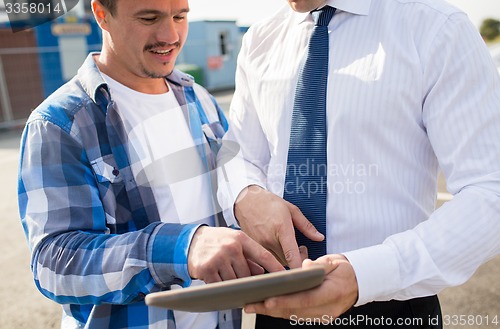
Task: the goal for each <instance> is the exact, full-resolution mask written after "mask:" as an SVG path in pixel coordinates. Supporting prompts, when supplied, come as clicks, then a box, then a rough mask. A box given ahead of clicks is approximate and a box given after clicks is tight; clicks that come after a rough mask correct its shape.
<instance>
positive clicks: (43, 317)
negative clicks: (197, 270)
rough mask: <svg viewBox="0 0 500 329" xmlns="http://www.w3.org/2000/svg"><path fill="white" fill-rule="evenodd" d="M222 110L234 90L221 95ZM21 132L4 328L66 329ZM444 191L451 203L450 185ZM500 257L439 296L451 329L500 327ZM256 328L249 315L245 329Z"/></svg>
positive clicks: (11, 134)
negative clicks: (45, 278) (23, 191)
mask: <svg viewBox="0 0 500 329" xmlns="http://www.w3.org/2000/svg"><path fill="white" fill-rule="evenodd" d="M215 95H216V98H217V100H218V101H219V103H220V105H221V107H222V108H224V109H226V110H227V108H228V106H229V102H230V101H231V97H232V91H222V92H217V93H215ZM20 134H21V131H20V130H19V129H11V130H3V131H0V172H1V174H2V175H1V177H2V188H1V189H0V213H1V214H3V215H2V216H3V219H2V220H0V236H1V238H0V250H1V252H0V264H1V269H0V328H1V329H24V328H26V329H33V328H36V329H39V328H40V329H55V328H59V327H60V320H61V313H62V311H61V308H60V306H58V305H57V304H55V303H53V302H51V301H50V300H48V299H47V298H45V297H43V296H42V295H41V294H40V293H39V292H38V291H37V289H36V287H35V285H34V283H33V277H32V275H31V271H30V255H29V250H28V245H27V243H26V239H25V236H24V232H23V229H22V226H21V222H20V220H19V214H18V210H17V192H16V189H17V164H18V158H19V151H18V147H19V137H20ZM440 192H442V193H444V194H443V198H444V199H446V198H447V196H448V195H447V194H446V191H445V183H444V181H443V179H441V180H440ZM499 279H500V256H497V257H496V258H494V259H493V260H491V261H490V262H488V263H486V264H484V265H483V266H481V267H480V268H479V270H478V271H477V272H476V273H475V274H474V275H473V277H472V278H471V279H470V280H469V281H468V282H467V283H465V284H464V285H462V286H459V287H454V288H448V289H445V290H444V291H443V292H441V293H440V294H439V297H440V300H441V307H442V311H443V316H444V319H445V320H447V323H445V324H447V325H445V328H446V329H459V328H478V329H482V328H500V280H499ZM495 319H496V324H495V323H492V322H495ZM251 328H253V317H251V316H245V318H244V329H251Z"/></svg>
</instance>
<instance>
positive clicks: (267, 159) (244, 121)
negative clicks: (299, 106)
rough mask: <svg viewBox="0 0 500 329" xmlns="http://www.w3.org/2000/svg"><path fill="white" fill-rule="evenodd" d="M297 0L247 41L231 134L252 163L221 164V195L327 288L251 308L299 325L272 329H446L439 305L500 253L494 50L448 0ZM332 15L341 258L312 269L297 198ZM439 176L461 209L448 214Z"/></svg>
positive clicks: (499, 128)
mask: <svg viewBox="0 0 500 329" xmlns="http://www.w3.org/2000/svg"><path fill="white" fill-rule="evenodd" d="M288 2H289V6H284V7H283V8H282V9H281V10H280V11H279V12H277V13H276V14H274V16H272V17H271V18H269V19H267V20H264V21H262V22H259V23H257V24H255V25H254V26H252V27H251V28H250V30H249V31H248V33H247V34H246V35H245V37H244V40H243V45H242V49H241V52H240V56H239V61H238V67H237V75H236V91H235V94H234V98H233V102H232V105H231V112H230V128H229V131H228V134H227V135H226V136H225V139H226V140H227V141H233V142H236V143H237V144H238V145H239V148H238V150H239V151H238V152H237V153H238V156H237V157H236V158H234V159H232V160H230V157H231V156H232V155H231V150H229V148H223V150H222V151H221V153H219V163H220V165H223V168H224V172H222V170H221V175H220V178H219V184H220V186H219V192H218V195H219V201H220V203H221V205H222V206H223V208H224V209H225V217H226V219H227V221H228V223H229V224H238V225H240V226H241V228H242V229H243V230H244V231H245V232H246V233H248V234H249V235H250V236H251V237H253V238H255V239H256V240H257V241H259V242H260V243H261V244H262V245H264V246H265V247H266V248H268V249H269V250H271V251H272V252H273V253H274V254H275V255H276V256H277V257H278V258H279V259H281V261H282V263H286V264H288V265H289V266H290V267H292V268H294V267H300V266H303V267H309V266H312V265H314V264H322V265H324V266H326V269H327V279H326V280H325V281H324V283H323V284H322V285H321V286H320V287H319V288H317V289H313V290H310V291H307V292H303V293H297V294H293V295H290V296H286V297H278V298H271V299H269V300H267V301H266V302H265V303H260V304H254V305H249V306H247V307H246V311H248V312H252V313H253V312H255V313H260V314H267V315H270V316H274V317H280V318H284V319H287V320H284V322H285V324H283V322H281V324H279V323H278V322H272V321H271V320H270V319H265V318H261V317H258V319H257V328H266V327H267V328H271V327H272V328H278V327H280V326H283V327H286V326H287V325H290V326H292V325H295V326H294V327H296V325H298V324H300V323H313V322H314V321H312V320H320V321H316V322H315V323H318V322H320V323H321V324H330V323H333V322H334V321H333V320H332V319H334V318H337V317H339V316H341V315H342V314H343V317H341V318H339V319H340V320H337V321H338V322H337V324H339V323H340V322H341V324H351V325H353V324H355V325H358V326H360V327H364V328H368V327H370V325H374V324H373V321H372V323H369V322H367V321H365V322H363V321H361V322H357V323H352V322H351V323H346V321H348V320H350V319H353V318H354V317H355V316H356V315H357V314H364V315H365V316H364V319H365V320H366V319H368V318H369V317H370V316H371V317H372V319H373V318H374V317H375V318H376V320H378V321H379V327H380V324H385V325H388V323H383V322H380V321H383V319H388V318H390V321H394V323H392V324H393V325H396V324H397V323H396V322H397V321H398V320H400V319H406V320H408V319H410V320H411V318H415V319H416V320H415V321H414V322H417V323H413V324H412V325H408V326H404V325H402V324H401V323H399V324H397V325H396V326H401V327H403V326H404V327H408V328H411V327H414V328H420V327H439V326H440V324H439V323H438V322H440V321H437V320H439V317H440V310H439V302H438V301H437V297H436V294H437V293H439V292H440V291H441V290H442V289H444V288H446V287H450V286H456V285H460V284H462V283H464V282H465V281H467V280H468V279H469V278H470V277H471V276H472V275H473V273H474V272H475V271H476V269H477V268H478V267H479V266H480V265H481V264H483V263H485V262H486V261H488V260H490V259H492V258H493V257H495V256H496V255H497V254H498V253H499V250H500V242H499V239H498V236H499V234H500V143H499V142H498V141H499V140H500V78H499V75H498V72H497V71H496V69H495V65H494V63H493V61H492V60H491V58H490V56H489V54H488V50H487V47H486V45H485V44H484V42H483V40H482V39H481V37H480V35H479V34H478V32H477V29H476V28H475V27H474V26H473V24H472V23H471V22H470V21H469V19H468V18H467V16H466V15H465V14H464V13H463V12H461V11H460V10H458V9H457V8H455V7H453V6H451V5H449V4H448V3H446V2H444V1H442V0H385V1H376V0H349V1H345V0H327V1H325V0H288ZM324 5H329V6H332V7H335V8H336V13H335V15H334V16H333V19H332V20H331V21H330V23H329V25H328V35H329V67H328V87H327V98H326V104H327V106H326V116H327V162H328V178H327V181H328V199H327V204H326V224H327V230H326V236H325V237H324V238H325V239H326V243H327V246H326V248H327V252H326V255H325V256H323V257H320V258H319V259H317V260H314V261H311V260H305V261H304V262H303V263H302V260H301V257H300V255H299V248H298V246H297V243H296V240H295V235H294V227H295V228H296V229H297V230H299V231H302V232H303V233H304V234H305V235H306V236H307V237H309V238H310V239H312V240H316V241H319V240H322V239H323V235H322V234H320V233H318V232H317V231H316V229H315V228H314V227H313V226H311V225H310V223H309V221H308V219H306V218H305V217H304V216H303V214H302V213H301V211H300V209H298V208H297V207H295V206H294V205H292V204H290V203H289V202H287V201H285V200H283V199H282V196H283V192H284V189H285V173H286V168H287V154H288V147H289V141H290V127H291V120H292V108H293V102H294V92H295V86H296V83H297V76H298V72H299V69H300V67H301V64H302V63H303V61H304V57H305V54H306V49H307V45H308V40H309V38H310V35H311V32H312V29H313V20H312V17H311V14H310V11H312V10H315V9H317V8H321V7H323V6H324ZM227 145H235V143H227ZM439 169H441V170H442V172H443V173H444V175H445V176H446V180H447V184H448V185H447V188H448V190H449V191H450V192H451V193H452V194H453V195H454V198H453V200H452V201H450V202H447V203H446V204H444V205H443V206H442V207H441V208H439V209H437V210H435V201H436V194H437V193H436V191H437V177H438V170H439ZM346 312H347V313H346ZM330 316H331V318H330ZM263 319H265V320H263ZM346 319H347V320H346ZM358 319H359V320H361V319H362V318H361V317H360V318H358ZM419 319H420V320H419ZM436 319H437V320H436ZM307 320H309V322H307ZM266 321H271V322H266ZM419 321H420V322H422V323H421V324H419V323H418V322H419ZM410 322H411V321H410ZM286 323H287V324H286ZM405 324H406V325H407V324H408V323H405Z"/></svg>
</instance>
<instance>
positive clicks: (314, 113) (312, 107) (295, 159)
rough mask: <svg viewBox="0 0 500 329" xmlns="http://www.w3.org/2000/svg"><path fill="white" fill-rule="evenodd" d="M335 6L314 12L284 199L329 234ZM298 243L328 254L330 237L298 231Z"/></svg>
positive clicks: (296, 102) (298, 93) (296, 104)
mask: <svg viewBox="0 0 500 329" xmlns="http://www.w3.org/2000/svg"><path fill="white" fill-rule="evenodd" d="M334 13H335V8H333V7H330V6H325V7H323V8H321V9H319V10H316V11H314V12H312V15H313V18H314V21H315V26H314V30H313V33H312V35H311V39H310V40H309V46H308V52H307V59H306V62H305V64H304V66H303V67H302V70H301V71H300V73H299V77H298V82H297V88H296V91H295V100H294V106H293V114H292V126H291V131H290V146H289V150H288V162H287V173H286V176H285V191H284V196H283V197H284V199H285V200H287V201H289V202H291V203H293V204H295V205H296V206H298V207H299V208H300V210H301V211H302V212H303V213H304V215H305V216H306V217H307V219H309V220H310V221H311V222H312V223H313V225H314V226H315V227H316V228H317V229H318V231H319V232H321V233H323V234H324V235H325V237H326V198H327V172H328V170H327V160H326V134H327V132H326V87H327V80H328V23H329V22H330V20H331V18H332V17H333V14H334ZM296 237H297V243H298V244H299V246H300V245H304V246H306V247H307V248H308V251H309V258H310V259H313V260H314V259H316V258H318V257H320V256H323V255H325V254H326V238H325V240H323V241H322V242H314V241H311V240H309V239H308V238H306V237H305V236H304V235H303V234H302V233H300V232H298V231H296Z"/></svg>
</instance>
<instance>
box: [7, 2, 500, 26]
mask: <svg viewBox="0 0 500 329" xmlns="http://www.w3.org/2000/svg"><path fill="white" fill-rule="evenodd" d="M374 1H383V0H374ZM447 1H448V2H450V3H452V4H454V5H455V6H457V7H458V8H460V9H462V10H463V11H465V12H466V13H467V14H468V15H469V18H470V19H471V21H472V22H473V23H474V25H476V26H477V27H478V28H479V26H480V25H481V22H482V21H483V20H484V19H485V18H495V19H499V20H500V0H447ZM0 2H2V3H3V0H0ZM285 4H286V0H189V5H190V7H191V12H190V13H189V19H190V20H201V19H223V20H236V22H237V23H238V24H239V25H251V24H253V23H255V22H256V21H258V20H261V19H263V18H265V17H267V16H270V15H271V14H273V13H274V12H275V11H277V10H278V9H279V8H281V6H283V5H285ZM0 16H2V17H0V21H4V20H6V17H3V16H6V15H1V14H0Z"/></svg>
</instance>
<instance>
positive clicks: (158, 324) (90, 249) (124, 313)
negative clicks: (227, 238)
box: [18, 54, 241, 329]
mask: <svg viewBox="0 0 500 329" xmlns="http://www.w3.org/2000/svg"><path fill="white" fill-rule="evenodd" d="M92 55H93V54H90V55H89V56H88V58H87V60H86V61H85V63H84V64H83V66H82V67H81V68H80V70H79V71H78V74H77V75H76V76H75V77H74V78H73V79H72V80H71V81H69V82H68V83H67V84H65V85H64V86H63V87H61V88H60V89H59V90H57V91H56V92H55V93H54V94H53V95H51V96H50V97H49V98H48V99H47V100H45V101H44V102H43V103H42V104H41V105H40V106H39V107H38V108H37V109H36V110H35V111H34V112H33V113H32V115H31V116H30V118H29V119H28V122H27V124H26V128H25V130H24V133H23V136H22V140H21V160H20V172H19V187H18V193H19V209H20V215H21V220H22V223H23V227H24V230H25V232H26V236H27V239H28V242H29V245H30V248H31V250H32V259H31V266H32V270H33V274H34V278H35V283H36V285H37V287H38V289H39V290H40V291H41V292H42V293H43V294H44V295H45V296H47V297H48V298H50V299H52V300H54V301H56V302H57V303H60V304H63V309H64V316H63V321H62V327H63V328H99V329H102V328H168V329H172V328H175V321H174V319H173V313H172V311H171V310H166V309H159V308H152V307H147V306H146V305H145V303H144V296H145V295H146V294H148V293H151V292H157V291H162V290H167V289H169V287H170V286H171V285H172V284H179V285H181V286H189V284H190V283H191V278H190V276H189V273H188V270H187V252H188V248H189V244H190V241H191V238H192V235H193V234H194V232H195V230H196V228H197V227H198V225H180V224H169V223H162V222H160V217H159V214H158V209H157V206H156V202H155V199H154V196H153V193H152V190H151V188H149V187H147V186H144V185H143V184H141V186H138V185H137V183H136V182H135V180H134V179H133V174H132V171H131V168H130V165H131V164H130V162H129V161H130V160H129V157H128V154H127V153H126V150H127V146H128V144H127V143H128V141H127V135H126V134H125V130H124V127H123V123H122V122H121V120H120V117H119V115H118V114H117V111H116V106H115V104H114V102H113V100H112V99H111V97H110V94H109V90H108V88H107V85H106V83H105V82H104V80H103V78H102V76H101V75H100V72H99V70H98V68H97V66H96V65H95V62H94V60H93V58H92ZM168 80H169V83H170V86H171V88H172V89H173V91H174V94H175V96H176V98H177V100H178V102H179V104H180V105H181V108H182V109H183V111H184V114H185V117H186V120H187V122H188V124H189V128H190V131H191V133H192V136H193V138H194V140H195V143H197V144H198V145H200V146H199V151H200V155H201V156H202V159H203V160H204V161H205V163H206V165H207V167H208V169H213V168H214V156H213V153H212V152H211V148H210V146H209V143H207V140H206V139H205V138H210V139H212V140H209V142H210V144H214V143H215V144H216V143H217V139H220V138H221V137H222V135H223V134H224V132H225V130H226V129H227V121H226V119H225V117H224V114H223V113H222V111H221V110H220V108H219V107H218V106H217V104H216V103H215V100H214V99H213V97H212V96H211V95H210V94H209V93H208V92H206V91H205V90H204V89H203V88H202V87H200V86H198V85H196V84H194V82H193V80H192V78H191V77H190V76H188V75H185V74H183V73H181V72H179V71H174V73H172V75H171V76H169V77H168ZM204 132H205V133H204ZM207 132H210V133H208V134H207ZM209 135H210V136H209ZM172 138H175V136H173V137H172ZM214 138H215V139H216V140H215V141H214V140H213V139H214ZM203 197H210V196H203ZM219 318H220V322H219V328H234V327H239V326H240V320H241V318H240V315H239V312H238V311H237V310H232V311H231V310H229V311H227V312H220V316H219Z"/></svg>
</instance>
